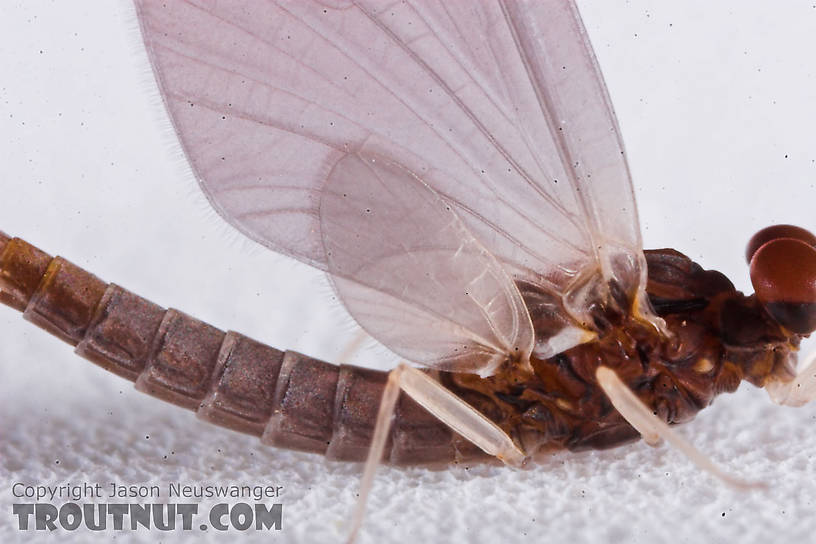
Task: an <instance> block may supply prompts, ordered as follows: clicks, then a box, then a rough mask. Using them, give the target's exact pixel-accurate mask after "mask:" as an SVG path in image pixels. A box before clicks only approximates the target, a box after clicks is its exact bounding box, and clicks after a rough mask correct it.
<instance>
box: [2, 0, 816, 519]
mask: <svg viewBox="0 0 816 544" xmlns="http://www.w3.org/2000/svg"><path fill="white" fill-rule="evenodd" d="M250 6H251V9H247V8H246V7H242V8H236V7H231V6H230V5H229V4H226V5H222V4H218V3H212V4H211V3H207V2H201V3H195V2H193V3H173V2H169V3H168V2H152V1H139V2H137V11H138V13H139V22H140V26H141V31H142V35H143V38H144V42H145V45H146V49H147V52H148V55H149V57H150V60H151V63H152V67H153V71H154V74H155V76H156V79H157V82H158V87H159V89H160V92H161V96H162V98H163V101H164V104H165V106H166V108H167V111H168V113H169V115H170V118H171V120H172V123H173V127H174V128H175V131H176V133H177V135H178V137H179V139H180V142H181V145H182V147H183V148H184V151H185V153H186V156H187V158H188V160H189V161H190V165H191V167H192V169H193V171H194V172H195V174H196V177H197V178H198V179H199V181H200V183H201V186H202V188H203V189H204V191H205V193H206V195H207V198H208V199H209V201H210V203H211V204H212V206H213V207H214V208H215V209H216V210H217V211H218V213H219V214H220V215H221V216H223V217H224V218H225V219H226V220H227V221H228V222H229V223H230V224H232V225H233V226H234V227H235V228H237V229H238V230H239V231H241V232H242V233H244V234H245V235H247V236H248V237H249V238H251V239H253V240H255V241H256V242H258V243H260V244H262V245H264V246H266V247H268V248H270V249H272V250H274V251H277V252H280V253H283V254H285V255H288V256H290V257H293V258H295V259H297V260H300V261H302V262H304V263H306V264H309V265H312V266H314V267H316V268H318V269H320V270H323V271H325V272H327V273H328V275H329V277H330V278H331V282H332V285H333V287H334V290H335V292H336V295H337V297H338V298H339V300H341V301H342V303H343V304H344V306H345V308H346V309H347V310H348V311H349V313H350V314H351V315H352V316H353V317H354V319H355V320H356V322H357V323H358V324H359V325H360V326H361V327H362V328H363V329H364V330H365V331H366V332H367V333H368V334H370V335H371V336H372V337H373V338H374V339H376V340H378V341H379V342H380V343H382V344H383V345H384V346H386V347H387V348H389V349H390V350H392V351H393V352H395V353H397V354H398V355H399V356H400V357H402V358H403V359H404V360H405V361H406V362H408V363H411V364H401V365H400V366H399V367H398V368H397V369H396V370H394V371H393V372H391V373H385V372H378V371H371V370H366V369H362V368H359V367H355V366H352V365H342V366H337V365H335V364H332V363H331V362H323V361H319V360H317V359H314V358H312V357H309V356H308V355H301V354H299V353H296V352H293V351H286V352H284V351H279V350H277V349H274V348H270V347H267V346H265V345H263V344H261V343H259V342H256V341H255V340H252V339H250V338H248V337H245V336H243V335H241V334H238V333H234V332H225V331H222V330H220V329H217V328H215V327H212V326H210V325H207V324H206V323H203V322H202V321H199V320H197V319H195V318H193V317H190V316H188V315H187V314H184V313H182V312H179V311H177V310H173V309H170V310H167V309H165V308H163V307H160V306H158V305H156V304H153V303H151V302H149V301H147V300H145V299H143V298H141V297H139V296H137V295H136V294H133V293H131V292H130V291H128V290H127V289H124V288H122V287H119V286H117V285H115V284H108V283H106V282H103V281H101V280H99V279H98V278H96V277H95V276H93V275H91V274H89V273H87V272H85V271H84V270H82V269H81V268H79V267H76V266H74V265H72V264H71V263H70V262H68V261H66V260H64V259H61V258H59V257H56V258H52V256H51V255H49V254H47V253H45V252H43V251H41V250H39V249H37V248H35V247H34V246H31V245H29V244H27V243H26V242H24V241H23V240H20V239H18V238H13V237H11V236H5V235H4V236H0V282H2V283H0V289H2V291H0V300H2V301H3V302H5V303H6V304H8V305H9V306H12V307H14V308H16V309H18V310H20V311H22V312H24V315H25V317H26V318H27V319H29V320H30V321H32V322H34V323H36V324H38V325H40V326H42V327H43V328H45V329H46V330H48V331H50V332H52V333H54V334H56V335H57V336H59V337H60V338H62V339H63V340H66V341H67V342H69V343H71V344H72V345H75V346H76V348H77V352H78V353H79V354H80V355H82V356H84V357H86V358H88V359H90V360H91V361H93V362H95V363H97V364H99V365H101V366H103V367H105V368H107V369H109V370H112V371H113V372H115V373H117V374H119V375H120V376H123V377H125V378H128V379H131V380H133V381H135V382H136V385H137V387H138V388H139V389H140V390H142V391H144V392H146V393H149V394H151V395H154V396H156V397H159V398H162V399H164V400H168V401H170V402H173V403H176V404H179V405H181V406H184V407H187V408H191V409H195V410H196V411H197V414H198V415H199V416H200V417H202V418H203V419H206V420H208V421H211V422H213V423H216V424H219V425H223V426H226V427H229V428H232V429H235V430H238V431H242V432H246V433H250V434H255V435H257V436H259V437H261V439H262V440H263V441H264V442H266V443H268V444H271V445H274V446H279V447H286V448H294V449H298V450H304V451H310V452H315V453H321V454H325V455H326V456H327V457H329V458H331V459H338V460H353V461H364V460H366V459H367V460H368V462H367V464H366V469H365V474H364V477H363V478H364V485H363V488H364V492H363V493H362V495H363V496H365V490H366V489H367V486H368V485H370V482H371V478H372V475H373V471H374V468H375V467H376V465H377V463H379V462H382V461H384V462H392V463H398V464H400V463H423V462H439V461H443V462H451V461H457V460H463V459H471V458H478V457H484V456H492V457H497V458H498V459H500V460H501V461H503V462H505V463H507V464H510V465H515V466H521V465H523V464H525V463H527V462H529V461H530V460H535V459H536V457H537V456H539V455H541V454H542V453H546V452H549V451H552V450H555V449H564V448H566V449H569V450H573V451H581V450H586V449H595V448H609V447H613V446H618V445H622V444H625V443H628V442H631V441H633V440H637V439H638V438H644V439H645V441H646V442H648V443H649V444H656V443H658V442H659V441H661V440H666V441H668V442H670V443H672V444H674V445H676V446H677V447H678V448H680V449H681V450H682V451H684V453H686V454H687V455H688V456H689V457H690V458H691V459H692V460H693V461H694V462H696V463H697V464H699V465H700V466H701V467H703V468H705V469H706V470H709V471H710V472H712V473H714V474H715V475H717V476H719V477H720V478H722V479H724V480H726V481H728V482H730V483H732V484H734V485H737V486H746V485H749V484H748V482H745V481H743V480H741V479H739V478H736V477H734V476H731V475H730V474H727V473H725V472H724V471H722V470H721V469H719V468H718V467H717V466H715V465H714V464H712V463H711V462H710V461H709V460H708V458H707V457H705V455H703V454H702V453H700V452H698V451H697V450H696V449H695V448H694V447H693V446H692V445H691V444H690V443H689V442H687V441H686V440H684V439H682V438H681V437H680V435H678V434H677V433H675V432H673V431H672V430H671V428H670V424H676V423H683V422H686V421H688V420H689V419H691V418H692V417H693V416H694V415H695V414H696V413H697V412H698V411H699V410H700V409H702V408H704V407H706V406H708V404H710V402H711V401H712V400H713V398H714V397H715V396H716V395H717V394H719V393H722V392H730V391H734V390H735V389H736V388H737V386H738V385H739V384H740V382H741V381H743V380H747V381H749V382H750V383H752V384H754V385H756V386H760V387H765V388H766V389H768V391H769V393H770V394H771V397H772V398H773V399H774V400H775V401H776V402H779V403H781V404H801V403H804V402H807V401H808V400H809V399H810V398H811V396H812V395H813V394H814V384H813V382H812V381H811V376H810V372H803V371H799V373H798V374H797V371H796V368H795V353H796V350H797V348H798V345H799V342H800V340H801V338H802V337H803V336H806V335H808V334H809V333H810V332H811V331H812V330H813V329H814V328H816V249H814V246H816V239H814V237H813V235H812V234H811V233H809V232H808V231H807V230H804V229H801V228H798V227H792V226H787V225H783V226H776V227H771V228H769V229H764V230H762V231H760V232H758V233H757V234H756V235H755V236H754V237H753V238H752V239H751V241H750V242H749V244H748V250H747V254H746V260H747V261H748V264H749V267H750V275H751V280H752V282H753V284H754V287H755V290H756V295H752V296H744V295H743V294H742V293H740V292H739V291H737V290H736V289H735V288H734V286H733V285H732V283H731V282H730V281H729V280H728V279H726V278H725V277H724V276H723V275H722V274H720V273H718V272H714V271H708V270H705V269H703V268H702V267H700V266H698V265H697V264H695V263H694V262H693V261H692V260H691V259H689V258H688V257H686V256H685V255H683V254H681V253H679V252H677V251H674V250H669V249H664V250H653V251H646V252H644V251H643V249H642V241H641V233H640V228H639V223H638V216H637V211H636V206H635V201H634V192H633V189H632V186H631V182H630V176H629V171H628V167H627V164H626V161H625V157H624V155H623V147H622V142H621V135H620V131H619V130H618V127H617V122H616V120H615V117H614V114H613V111H612V109H611V105H610V100H609V97H608V96H607V93H606V89H605V86H604V83H603V81H602V79H601V76H600V72H599V69H598V67H597V64H596V61H595V58H594V54H593V52H592V49H591V48H590V46H589V42H588V40H587V37H586V33H585V30H584V28H583V24H582V22H581V19H580V17H579V15H578V12H577V9H576V8H575V6H574V5H572V3H571V2H564V1H547V2H530V3H508V4H503V3H497V4H495V5H494V4H489V3H474V4H468V6H467V8H463V7H459V8H457V9H456V10H455V11H452V10H451V8H450V7H449V6H448V7H446V6H445V5H443V4H442V3H439V4H435V3H433V2H418V3H416V4H413V5H412V4H409V3H401V4H392V3H388V4H379V5H378V4H377V3H373V5H369V4H368V3H354V2H348V3H346V2H341V1H339V2H324V3H311V2H291V3H286V2H283V3H274V2H272V3H269V4H265V3H256V4H251V5H250ZM10 234H12V233H10ZM414 365H416V366H419V367H422V368H425V369H427V371H420V370H417V368H416V366H414ZM733 471H734V472H736V473H739V468H738V467H735V468H734V470H733ZM359 521H360V515H359V514H358V515H357V517H356V518H355V520H354V522H355V523H356V522H359Z"/></svg>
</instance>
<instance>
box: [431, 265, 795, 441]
mask: <svg viewBox="0 0 816 544" xmlns="http://www.w3.org/2000/svg"><path fill="white" fill-rule="evenodd" d="M646 259H647V263H648V267H649V282H648V286H647V293H648V295H649V299H650V301H651V303H652V306H653V307H654V309H655V311H656V312H657V314H658V315H660V316H661V317H662V318H663V319H664V320H665V321H666V324H667V326H668V328H669V330H670V331H671V332H672V333H673V335H674V336H673V337H664V336H662V335H660V334H659V333H658V332H657V331H656V330H655V329H654V328H652V327H651V326H650V325H648V324H645V323H643V322H642V321H639V320H637V319H635V318H633V317H632V316H631V315H627V314H618V315H614V314H611V312H608V313H605V314H604V315H603V316H599V319H598V322H599V323H602V324H603V325H601V329H600V330H599V338H598V340H596V341H593V342H589V343H586V344H582V345H579V346H576V347H574V348H572V349H570V350H568V351H565V352H564V353H561V354H559V355H556V356H555V357H552V358H549V359H544V360H539V359H534V360H532V361H531V362H532V366H533V369H534V374H533V375H530V374H529V373H526V374H525V373H524V372H520V371H519V370H518V365H508V366H507V368H506V369H505V370H503V371H502V372H500V373H498V374H496V375H495V376H492V377H490V378H486V379H482V378H479V377H478V376H475V375H472V374H446V375H444V377H443V379H444V381H445V383H446V385H448V387H450V388H451V389H453V390H454V391H456V392H457V394H459V395H461V396H462V397H463V398H465V400H467V401H468V402H470V403H471V404H472V405H474V406H475V407H476V408H478V409H479V410H480V411H482V412H483V413H485V414H486V415H487V416H488V417H490V418H491V419H493V420H494V421H495V422H496V423H498V424H499V425H500V426H501V427H502V428H503V429H504V430H505V431H506V432H508V433H510V434H511V436H514V437H515V438H517V439H518V440H519V441H520V442H521V443H522V444H523V445H524V446H525V449H526V450H527V451H528V453H533V452H535V451H542V450H550V449H559V448H567V449H570V450H573V451H576V450H584V449H603V448H609V447H614V446H617V445H620V444H623V443H626V442H629V441H633V440H636V439H638V438H639V437H640V435H639V434H638V433H637V431H635V430H634V429H633V428H632V427H631V426H630V425H629V424H628V423H627V422H626V421H625V420H624V419H623V418H622V417H621V416H620V415H619V414H618V412H617V411H616V410H615V409H614V408H613V407H612V405H611V404H610V402H609V401H608V399H607V398H606V396H605V395H604V393H603V391H602V390H601V389H600V388H599V387H598V386H597V383H596V381H595V370H596V369H597V368H598V366H599V365H601V364H603V365H605V366H608V367H611V368H613V369H614V370H615V371H616V372H617V373H618V375H619V376H620V377H621V379H623V380H624V382H625V383H626V384H627V385H629V387H631V388H632V390H633V391H634V392H635V393H636V394H637V396H638V397H639V398H640V399H641V400H642V401H644V402H645V403H646V404H647V405H648V406H650V407H651V408H652V410H654V413H655V414H656V415H658V416H659V417H660V418H661V419H663V420H665V421H667V422H668V423H683V422H686V421H688V420H690V419H692V418H693V417H694V416H695V415H696V413H697V412H698V411H700V410H702V409H703V408H705V407H706V406H708V405H709V404H710V403H711V402H712V401H713V399H714V397H715V396H716V395H718V394H720V393H724V392H733V391H735V390H736V389H737V387H738V386H739V384H740V382H741V381H742V380H743V379H745V380H748V381H749V382H751V383H753V384H754V385H757V386H763V385H764V384H765V383H766V382H767V380H769V379H782V380H789V379H791V378H792V377H793V375H794V374H793V368H792V357H791V353H792V352H793V351H795V350H796V348H797V347H798V344H799V340H800V337H799V336H797V335H793V334H792V335H788V334H786V333H785V332H784V331H782V330H781V329H780V327H779V325H777V324H776V323H775V322H774V321H773V320H771V319H770V318H769V317H768V316H767V314H766V313H765V311H764V310H763V309H762V308H761V306H760V305H759V304H758V303H757V301H756V300H755V298H754V297H753V296H750V297H746V296H744V295H743V294H742V293H740V292H739V291H737V290H736V289H735V288H734V286H733V284H732V283H731V282H730V281H729V280H728V279H727V278H726V277H725V276H724V275H722V274H721V273H719V272H716V271H710V270H703V268H702V267H700V266H699V265H698V264H696V263H694V262H693V261H691V260H690V259H689V258H688V257H686V256H685V255H683V254H681V253H679V252H677V251H675V250H673V249H660V250H652V251H646ZM610 314H611V315H610Z"/></svg>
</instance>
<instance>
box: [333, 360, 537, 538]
mask: <svg viewBox="0 0 816 544" xmlns="http://www.w3.org/2000/svg"><path fill="white" fill-rule="evenodd" d="M400 389H402V390H403V391H405V393H406V394H407V395H408V396H409V397H411V398H412V399H414V400H415V401H416V402H417V403H418V404H420V405H421V406H422V407H423V408H425V409H426V410H428V411H429V412H430V413H431V414H433V415H434V416H436V417H437V418H438V419H439V420H440V421H442V422H443V423H445V424H446V425H447V426H448V427H450V428H451V429H453V430H454V431H456V432H457V433H459V434H460V435H462V436H463V437H464V438H466V439H467V440H469V441H470V442H472V443H473V444H475V445H476V446H478V447H479V448H481V449H482V450H484V451H485V452H486V453H488V454H490V455H492V456H494V457H498V458H499V459H501V460H502V461H504V462H505V463H506V464H509V465H513V466H521V465H522V464H523V463H524V461H525V459H526V456H525V455H524V453H523V452H522V451H521V450H520V449H519V447H518V446H516V444H515V442H513V440H512V439H511V438H510V437H509V436H508V435H507V434H506V433H505V432H504V431H502V430H501V428H500V427H499V426H498V425H496V424H495V423H493V422H492V421H490V420H489V419H487V418H486V417H485V416H483V415H482V414H481V413H480V412H479V411H478V410H476V409H475V408H473V407H472V406H470V405H469V404H467V403H466V402H465V401H463V400H462V399H460V398H459V397H457V396H456V395H454V394H453V393H451V392H450V391H449V390H448V389H446V388H445V387H443V386H442V385H440V384H439V383H438V382H437V381H435V380H434V379H433V378H431V377H430V376H428V375H427V374H426V373H424V372H421V371H419V370H417V369H415V368H413V367H410V366H408V365H406V364H400V365H399V366H397V368H395V369H394V370H392V371H391V372H390V373H389V374H388V381H387V383H386V385H385V390H384V391H383V397H382V400H381V401H380V409H379V411H378V412H377V422H376V424H375V425H374V436H373V438H372V440H371V448H370V449H369V450H368V457H367V459H366V463H365V469H364V470H363V478H362V481H361V482H360V497H359V499H358V500H357V507H356V509H355V511H354V516H353V517H352V521H351V530H350V532H349V538H348V542H349V543H351V542H353V541H354V539H355V538H356V537H357V532H358V531H359V529H360V525H361V524H362V522H363V516H364V515H365V506H366V500H367V499H368V493H369V491H370V490H371V484H372V482H373V480H374V472H375V471H376V470H377V465H378V464H379V463H380V460H381V459H382V457H383V451H384V449H385V443H386V441H387V439H388V432H389V430H390V428H391V420H392V418H393V416H394V407H395V406H396V404H397V399H398V398H399V392H400Z"/></svg>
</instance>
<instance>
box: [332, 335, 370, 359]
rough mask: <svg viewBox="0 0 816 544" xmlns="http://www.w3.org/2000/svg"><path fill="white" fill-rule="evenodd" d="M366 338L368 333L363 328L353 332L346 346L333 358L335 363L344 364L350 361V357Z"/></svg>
mask: <svg viewBox="0 0 816 544" xmlns="http://www.w3.org/2000/svg"><path fill="white" fill-rule="evenodd" d="M366 338H368V334H366V332H365V331H364V330H363V329H358V330H357V332H355V333H354V336H353V337H352V338H351V340H349V342H348V344H346V347H345V348H343V351H341V352H340V355H339V356H338V357H335V358H334V359H333V360H334V361H335V364H337V365H345V364H348V363H350V362H351V358H352V357H353V356H354V354H355V353H357V351H358V350H359V349H360V347H361V346H362V345H363V342H365V340H366Z"/></svg>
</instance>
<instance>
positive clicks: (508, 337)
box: [320, 155, 533, 375]
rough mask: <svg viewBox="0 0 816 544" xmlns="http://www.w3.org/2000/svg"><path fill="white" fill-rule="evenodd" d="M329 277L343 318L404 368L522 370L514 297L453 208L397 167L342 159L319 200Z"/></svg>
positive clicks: (523, 317)
mask: <svg viewBox="0 0 816 544" xmlns="http://www.w3.org/2000/svg"><path fill="white" fill-rule="evenodd" d="M320 217H321V232H322V233H323V243H324V247H325V250H326V257H327V263H328V269H329V272H330V273H331V275H332V278H333V281H334V285H335V288H336V290H337V293H338V295H339V296H340V298H341V299H342V300H343V302H344V304H345V305H346V307H347V308H348V310H349V312H350V313H351V314H352V315H353V316H354V318H355V319H356V320H357V321H358V323H360V325H361V326H363V328H365V329H366V330H367V331H368V332H369V333H370V334H371V335H372V336H374V337H375V338H377V339H378V340H379V341H381V342H382V343H383V344H385V345H387V346H388V347H389V348H390V349H392V350H393V351H394V352H396V353H398V354H399V355H402V356H403V357H406V358H407V359H409V360H411V361H415V362H419V363H423V364H425V365H427V366H433V367H436V368H439V369H443V370H458V371H462V372H477V373H480V374H483V375H489V374H491V373H492V372H493V370H495V368H497V367H498V366H499V365H500V364H501V363H503V362H505V361H507V360H508V358H515V359H517V360H523V361H526V360H527V359H528V357H529V355H530V352H531V350H532V347H533V328H532V324H531V322H530V317H529V315H528V313H527V308H526V307H525V305H524V301H523V300H522V298H521V295H520V293H519V290H518V288H517V287H516V285H515V283H513V281H512V279H511V278H510V277H509V276H508V275H507V274H506V273H505V271H504V269H503V268H502V266H501V264H500V263H499V262H498V261H497V260H496V259H495V258H494V257H493V256H492V255H491V254H490V253H489V252H488V251H487V250H486V249H485V248H484V246H483V245H482V244H481V243H480V242H478V241H477V240H476V239H475V238H474V237H473V236H472V235H471V233H470V232H469V231H468V229H467V228H466V227H465V225H464V224H463V223H462V221H461V220H460V219H459V217H457V214H456V212H455V211H454V210H453V208H452V207H451V205H450V204H449V203H448V202H446V201H445V200H444V199H443V198H442V197H440V196H439V195H438V194H437V193H436V192H435V191H433V189H431V188H430V187H429V186H428V185H427V184H425V183H424V182H423V181H422V180H420V179H419V178H417V177H416V176H415V175H414V174H412V173H411V172H409V171H408V170H406V169H405V168H404V167H402V166H400V165H398V164H396V163H393V162H391V161H389V160H388V159H386V158H383V157H378V156H359V155H347V156H346V157H345V158H343V159H342V160H341V161H339V162H338V163H337V164H336V165H335V167H334V168H333V169H332V171H331V173H330V174H329V180H328V183H327V184H326V186H325V188H324V190H323V192H322V201H321V207H320Z"/></svg>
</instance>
